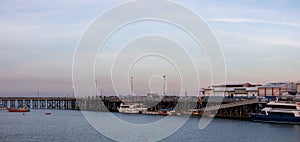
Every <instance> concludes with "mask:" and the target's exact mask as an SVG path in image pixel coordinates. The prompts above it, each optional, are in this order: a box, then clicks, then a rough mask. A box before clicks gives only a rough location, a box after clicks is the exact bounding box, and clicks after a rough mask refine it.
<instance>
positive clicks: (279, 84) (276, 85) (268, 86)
mask: <svg viewBox="0 0 300 142" xmlns="http://www.w3.org/2000/svg"><path fill="white" fill-rule="evenodd" d="M292 83H293V82H273V83H268V84H265V85H263V86H261V87H259V88H274V87H284V86H285V85H288V84H292Z"/></svg>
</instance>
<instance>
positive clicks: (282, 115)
mask: <svg viewBox="0 0 300 142" xmlns="http://www.w3.org/2000/svg"><path fill="white" fill-rule="evenodd" d="M250 117H251V119H252V120H253V121H260V122H272V123H288V124H300V103H299V102H298V103H291V102H269V103H268V104H267V105H266V107H265V108H263V109H262V110H261V112H260V113H251V114H250Z"/></svg>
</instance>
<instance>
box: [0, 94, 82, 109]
mask: <svg viewBox="0 0 300 142" xmlns="http://www.w3.org/2000/svg"><path fill="white" fill-rule="evenodd" d="M0 104H1V105H0V106H1V107H2V108H23V107H25V106H26V107H28V108H29V109H76V108H77V107H76V99H75V98H73V97H0Z"/></svg>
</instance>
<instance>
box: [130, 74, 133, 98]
mask: <svg viewBox="0 0 300 142" xmlns="http://www.w3.org/2000/svg"><path fill="white" fill-rule="evenodd" d="M130 89H131V90H130V91H131V92H130V93H131V96H133V77H131V78H130Z"/></svg>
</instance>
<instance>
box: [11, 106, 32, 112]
mask: <svg viewBox="0 0 300 142" xmlns="http://www.w3.org/2000/svg"><path fill="white" fill-rule="evenodd" d="M6 110H7V111H8V112H28V111H30V110H29V109H28V108H27V107H24V108H6Z"/></svg>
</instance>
